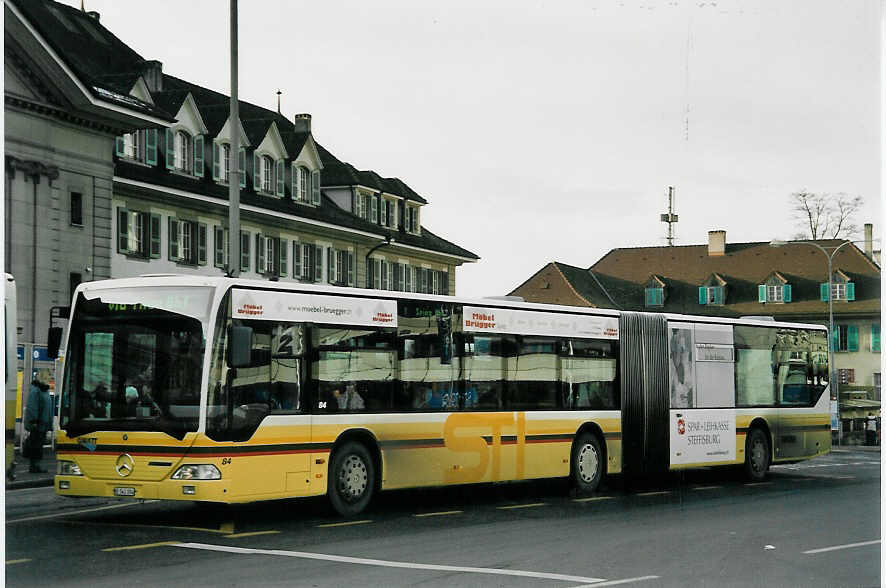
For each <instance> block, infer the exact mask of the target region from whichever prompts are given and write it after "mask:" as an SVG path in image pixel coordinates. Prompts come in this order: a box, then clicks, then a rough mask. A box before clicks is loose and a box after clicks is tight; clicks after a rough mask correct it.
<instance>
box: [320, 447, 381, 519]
mask: <svg viewBox="0 0 886 588" xmlns="http://www.w3.org/2000/svg"><path fill="white" fill-rule="evenodd" d="M329 466H330V467H329V489H328V492H327V493H328V495H329V501H330V502H331V503H332V508H334V509H335V511H336V512H337V513H338V514H340V515H342V516H344V517H352V516H355V515H357V514H360V513H361V512H362V511H363V509H365V508H366V506H367V505H368V504H369V501H370V500H372V494H373V491H374V490H375V463H374V462H373V461H372V456H370V455H369V451H368V450H367V449H366V446H365V445H363V444H362V443H357V442H356V441H349V442H347V443H345V444H344V445H342V446H341V447H340V448H338V449H336V451H335V453H334V454H333V456H332V461H331V462H330V464H329Z"/></svg>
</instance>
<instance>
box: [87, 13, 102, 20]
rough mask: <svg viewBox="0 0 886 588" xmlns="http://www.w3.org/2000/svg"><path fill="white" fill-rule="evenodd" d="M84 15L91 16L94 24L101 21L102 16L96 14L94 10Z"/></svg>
mask: <svg viewBox="0 0 886 588" xmlns="http://www.w3.org/2000/svg"><path fill="white" fill-rule="evenodd" d="M86 14H88V15H89V16H91V17H92V18H94V19H95V21H96V22H99V21H100V20H101V19H102V15H100V14H99V13H98V12H96V11H95V10H90V11H89V12H87V13H86Z"/></svg>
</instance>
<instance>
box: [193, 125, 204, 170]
mask: <svg viewBox="0 0 886 588" xmlns="http://www.w3.org/2000/svg"><path fill="white" fill-rule="evenodd" d="M194 175H195V176H197V177H198V178H202V177H203V135H197V136H196V137H194Z"/></svg>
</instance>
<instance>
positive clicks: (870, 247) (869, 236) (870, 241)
mask: <svg viewBox="0 0 886 588" xmlns="http://www.w3.org/2000/svg"><path fill="white" fill-rule="evenodd" d="M864 254H865V255H867V256H868V259H871V260H873V259H874V225H873V223H865V224H864Z"/></svg>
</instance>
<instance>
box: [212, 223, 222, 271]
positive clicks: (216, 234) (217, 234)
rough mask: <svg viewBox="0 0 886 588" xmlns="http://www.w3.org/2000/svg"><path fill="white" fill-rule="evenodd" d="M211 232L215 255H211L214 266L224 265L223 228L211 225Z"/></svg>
mask: <svg viewBox="0 0 886 588" xmlns="http://www.w3.org/2000/svg"><path fill="white" fill-rule="evenodd" d="M212 232H213V240H214V251H215V255H214V256H213V265H215V267H224V265H225V253H224V251H225V250H224V247H225V246H224V229H223V228H222V227H213V231H212Z"/></svg>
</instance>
